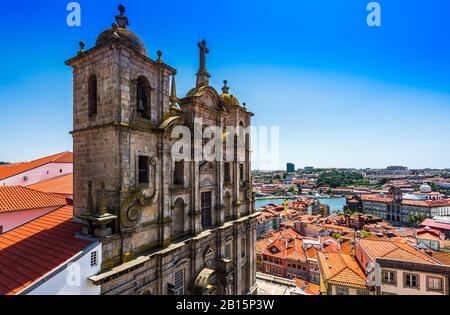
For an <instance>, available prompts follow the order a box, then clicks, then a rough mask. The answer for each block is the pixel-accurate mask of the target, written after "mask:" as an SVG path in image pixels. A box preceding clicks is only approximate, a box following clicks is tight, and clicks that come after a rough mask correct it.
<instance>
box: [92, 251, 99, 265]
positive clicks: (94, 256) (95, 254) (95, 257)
mask: <svg viewBox="0 0 450 315" xmlns="http://www.w3.org/2000/svg"><path fill="white" fill-rule="evenodd" d="M97 266H98V252H97V251H95V252H91V267H97Z"/></svg>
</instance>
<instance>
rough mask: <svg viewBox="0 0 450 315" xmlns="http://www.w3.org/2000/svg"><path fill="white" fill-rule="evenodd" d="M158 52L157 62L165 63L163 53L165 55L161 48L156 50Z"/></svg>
mask: <svg viewBox="0 0 450 315" xmlns="http://www.w3.org/2000/svg"><path fill="white" fill-rule="evenodd" d="M156 54H157V55H158V60H156V62H157V63H163V60H162V55H163V53H162V51H161V50H158V51H157V52H156Z"/></svg>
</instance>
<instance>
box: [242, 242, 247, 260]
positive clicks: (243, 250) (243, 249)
mask: <svg viewBox="0 0 450 315" xmlns="http://www.w3.org/2000/svg"><path fill="white" fill-rule="evenodd" d="M246 249H247V242H246V241H245V238H242V239H241V258H244V257H245V254H246Z"/></svg>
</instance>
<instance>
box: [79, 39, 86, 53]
mask: <svg viewBox="0 0 450 315" xmlns="http://www.w3.org/2000/svg"><path fill="white" fill-rule="evenodd" d="M78 45H80V50H79V51H78V54H79V55H81V54H82V53H84V47H86V43H85V42H83V41H80V42H79V43H78Z"/></svg>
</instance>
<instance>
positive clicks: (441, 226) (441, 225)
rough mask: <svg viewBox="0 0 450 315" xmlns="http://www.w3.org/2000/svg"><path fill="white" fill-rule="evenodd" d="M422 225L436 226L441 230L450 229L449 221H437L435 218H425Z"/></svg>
mask: <svg viewBox="0 0 450 315" xmlns="http://www.w3.org/2000/svg"><path fill="white" fill-rule="evenodd" d="M420 226H423V227H425V226H429V227H431V228H436V229H440V230H450V224H448V223H440V222H438V221H435V220H433V219H425V221H423V222H422V223H421V224H420Z"/></svg>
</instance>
